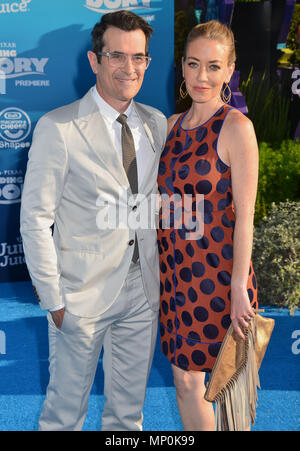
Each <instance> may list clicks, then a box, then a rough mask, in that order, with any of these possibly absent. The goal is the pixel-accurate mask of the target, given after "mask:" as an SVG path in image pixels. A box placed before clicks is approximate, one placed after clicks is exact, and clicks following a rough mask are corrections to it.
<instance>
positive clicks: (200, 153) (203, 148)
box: [196, 143, 208, 157]
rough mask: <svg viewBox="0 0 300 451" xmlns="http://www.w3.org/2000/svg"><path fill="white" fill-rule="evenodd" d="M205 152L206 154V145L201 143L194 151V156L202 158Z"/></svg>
mask: <svg viewBox="0 0 300 451" xmlns="http://www.w3.org/2000/svg"><path fill="white" fill-rule="evenodd" d="M207 152H208V144H207V143H203V144H201V146H199V147H198V149H197V150H196V155H197V156H198V157H202V156H203V155H205V154H207Z"/></svg>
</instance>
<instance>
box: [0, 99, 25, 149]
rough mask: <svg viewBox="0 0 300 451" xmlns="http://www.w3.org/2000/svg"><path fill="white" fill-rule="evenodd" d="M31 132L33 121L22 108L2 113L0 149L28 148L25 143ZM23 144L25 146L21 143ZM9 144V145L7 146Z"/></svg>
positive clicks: (8, 109) (6, 109)
mask: <svg viewBox="0 0 300 451" xmlns="http://www.w3.org/2000/svg"><path fill="white" fill-rule="evenodd" d="M30 131H31V120H30V118H29V116H28V114H27V113H25V111H23V110H21V109H20V108H14V107H9V108H5V110H2V111H0V139H2V140H3V141H4V143H1V141H0V149H1V148H3V147H4V148H14V149H19V148H21V147H28V146H27V145H26V143H24V141H25V139H26V138H27V137H28V135H29V133H30ZM21 141H22V142H23V145H21V144H20V142H21ZM5 143H8V145H5Z"/></svg>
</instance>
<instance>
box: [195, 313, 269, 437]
mask: <svg viewBox="0 0 300 451" xmlns="http://www.w3.org/2000/svg"><path fill="white" fill-rule="evenodd" d="M274 325H275V321H274V320H273V319H271V318H265V317H262V316H260V315H258V314H257V313H256V315H255V317H254V318H253V319H252V320H251V322H250V323H249V327H248V329H246V330H244V331H243V332H244V335H245V337H246V339H245V340H242V339H241V338H239V337H238V336H237V335H236V333H235V332H234V329H233V327H232V324H231V325H230V327H229V329H228V331H227V334H226V336H225V338H224V341H223V343H222V346H221V348H220V351H219V354H218V357H217V360H216V362H215V365H214V367H213V370H212V373H211V376H210V380H209V382H208V385H207V389H206V392H205V396H204V398H205V399H206V401H209V402H214V403H215V418H216V430H217V431H245V430H246V429H247V428H248V427H249V426H250V425H251V423H252V425H253V424H254V422H255V418H256V407H257V388H260V381H259V375H258V371H259V368H260V365H261V362H262V360H263V358H264V355H265V352H266V349H267V346H268V343H269V341H270V338H271V335H272V332H273V329H274Z"/></svg>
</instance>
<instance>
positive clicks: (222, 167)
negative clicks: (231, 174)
mask: <svg viewBox="0 0 300 451" xmlns="http://www.w3.org/2000/svg"><path fill="white" fill-rule="evenodd" d="M216 169H217V171H218V172H220V174H225V172H226V171H227V170H228V166H226V165H225V164H224V163H223V162H222V161H221V160H220V159H219V160H217V162H216Z"/></svg>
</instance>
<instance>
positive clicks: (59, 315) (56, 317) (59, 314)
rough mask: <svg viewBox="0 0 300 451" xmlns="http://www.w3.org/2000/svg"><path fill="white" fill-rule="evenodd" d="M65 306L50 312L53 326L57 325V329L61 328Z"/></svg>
mask: <svg viewBox="0 0 300 451" xmlns="http://www.w3.org/2000/svg"><path fill="white" fill-rule="evenodd" d="M65 310H66V309H65V308H62V309H61V310H56V311H55V312H50V313H51V315H52V319H53V321H54V324H55V326H56V327H57V329H59V330H60V329H61V326H62V323H63V320H64V316H65Z"/></svg>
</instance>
